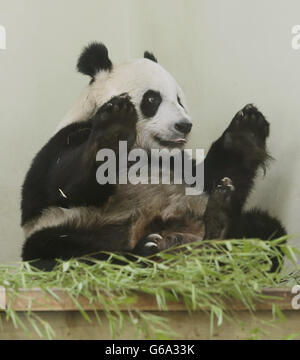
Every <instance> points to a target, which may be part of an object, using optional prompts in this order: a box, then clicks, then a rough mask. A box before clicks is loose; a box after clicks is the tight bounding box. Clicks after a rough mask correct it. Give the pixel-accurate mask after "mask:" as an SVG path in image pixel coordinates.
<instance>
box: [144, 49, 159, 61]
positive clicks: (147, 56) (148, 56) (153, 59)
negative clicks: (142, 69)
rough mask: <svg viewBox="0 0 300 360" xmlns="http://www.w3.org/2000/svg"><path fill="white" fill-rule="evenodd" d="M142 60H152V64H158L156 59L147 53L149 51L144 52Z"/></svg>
mask: <svg viewBox="0 0 300 360" xmlns="http://www.w3.org/2000/svg"><path fill="white" fill-rule="evenodd" d="M144 58H145V59H149V60H152V61H154V62H156V63H157V62H158V61H157V59H156V57H155V56H154V55H153V54H152V53H151V52H149V51H145V52H144Z"/></svg>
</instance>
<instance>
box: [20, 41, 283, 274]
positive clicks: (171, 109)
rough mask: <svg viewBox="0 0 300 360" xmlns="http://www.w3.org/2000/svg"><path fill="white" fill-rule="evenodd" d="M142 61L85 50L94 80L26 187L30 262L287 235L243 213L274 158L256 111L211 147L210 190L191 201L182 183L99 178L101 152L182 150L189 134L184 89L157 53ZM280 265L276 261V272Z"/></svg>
mask: <svg viewBox="0 0 300 360" xmlns="http://www.w3.org/2000/svg"><path fill="white" fill-rule="evenodd" d="M144 56H145V58H144V59H138V60H132V61H130V62H128V63H125V64H121V65H119V66H113V65H112V63H111V61H110V59H109V57H108V51H107V49H106V47H105V46H104V45H103V44H98V43H92V44H91V45H89V46H88V47H86V48H85V49H84V51H83V53H82V54H81V56H80V58H79V61H78V65H77V68H78V70H79V71H80V72H82V73H84V74H87V75H89V76H90V77H91V78H92V81H91V83H90V85H89V86H88V88H87V89H86V90H85V91H84V93H83V94H82V96H81V98H80V99H79V101H78V102H77V104H75V105H74V107H73V108H72V109H71V110H70V112H69V113H68V114H67V115H66V117H65V118H64V119H63V121H62V123H61V124H60V126H59V128H58V130H57V132H56V134H55V135H54V136H53V137H52V138H51V139H50V140H49V142H48V143H47V144H46V145H45V146H44V147H43V148H42V149H41V151H40V152H39V153H38V154H37V156H36V157H35V159H34V160H33V163H32V165H31V168H30V170H29V172H28V173H27V176H26V178H25V182H24V185H23V191H22V226H23V229H24V231H25V237H26V240H25V243H24V246H23V251H22V258H23V260H26V261H29V260H36V261H35V265H36V266H37V267H40V268H43V269H46V270H49V269H51V268H52V267H53V266H54V265H55V259H58V258H60V259H64V260H65V259H69V258H71V257H82V256H85V255H91V254H95V255H94V256H95V257H96V258H101V259H102V258H104V255H103V254H102V255H99V252H101V251H112V252H123V253H135V254H139V255H149V254H151V253H154V252H156V251H159V250H162V249H165V248H169V247H172V246H174V245H177V244H180V243H185V242H190V241H195V240H200V239H203V238H208V239H213V238H221V237H226V238H235V237H238V238H240V237H245V238H247V237H259V238H262V239H266V240H267V239H272V238H277V237H280V236H283V235H284V234H286V232H285V230H284V228H283V226H282V225H281V224H280V222H279V221H278V220H277V219H275V218H272V217H270V216H269V215H268V214H267V213H265V212H262V211H260V210H259V211H250V212H244V211H243V206H244V203H245V201H246V199H247V196H248V195H249V193H250V191H251V189H252V187H253V184H254V179H255V176H256V173H257V171H258V169H259V168H260V167H263V168H264V169H265V166H266V163H267V161H268V159H269V156H268V154H267V151H266V138H267V137H268V135H269V123H268V122H267V121H266V120H265V118H264V116H263V115H262V113H261V112H259V111H258V110H257V109H256V108H255V107H254V106H253V105H247V106H245V107H244V108H243V109H242V110H241V111H240V112H238V113H237V114H236V116H235V117H234V118H233V120H232V122H231V123H230V125H229V127H228V128H227V129H226V130H225V132H224V133H223V135H222V136H221V137H220V138H219V139H218V140H217V141H216V142H214V143H213V144H212V146H211V148H210V150H209V152H208V154H207V156H206V159H205V164H204V168H205V190H206V192H205V193H204V194H203V195H201V196H199V197H195V196H192V197H187V196H184V193H183V188H184V187H183V186H178V185H176V186H175V185H170V186H169V188H167V187H165V186H164V187H162V186H152V185H145V186H144V187H143V186H137V185H131V186H125V187H121V186H118V185H108V184H107V185H101V186H100V185H99V184H98V183H97V182H96V176H95V174H96V170H97V166H99V164H97V163H96V160H95V159H96V153H97V151H98V150H99V149H100V148H111V149H114V150H115V151H116V152H117V151H118V148H117V145H118V143H119V141H121V140H126V141H128V144H129V146H128V149H129V150H130V148H132V147H137V148H143V149H145V150H148V151H149V150H151V149H152V148H164V147H167V148H179V149H183V147H184V144H185V140H186V139H187V136H188V134H189V132H190V130H191V127H192V124H191V119H190V117H189V115H188V113H187V108H186V105H185V101H184V94H183V92H182V90H181V89H180V87H179V86H178V85H177V83H176V82H175V80H174V79H173V78H172V77H171V75H170V74H168V73H167V72H166V71H165V70H164V69H163V68H162V67H161V66H160V65H159V64H158V63H157V60H156V58H155V57H154V55H152V54H151V53H149V52H145V55H144ZM120 94H122V95H120ZM224 178H225V180H223V179H224ZM228 178H230V179H231V180H232V182H233V184H234V187H235V191H232V190H233V185H232V184H231V181H230V180H229V179H228ZM277 266H278V260H277V259H274V261H273V267H272V270H273V271H274V270H276V268H277Z"/></svg>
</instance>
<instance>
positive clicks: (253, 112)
mask: <svg viewBox="0 0 300 360" xmlns="http://www.w3.org/2000/svg"><path fill="white" fill-rule="evenodd" d="M269 126H270V125H269V123H268V121H267V120H266V119H265V117H264V115H263V114H262V113H261V112H260V111H259V110H258V109H257V108H256V107H255V106H254V105H252V104H248V105H246V106H245V107H244V108H243V109H242V110H240V111H239V112H238V113H237V114H236V115H235V116H234V118H233V120H232V121H231V123H230V125H229V127H228V128H227V130H226V131H225V133H224V145H225V148H227V149H230V148H231V149H235V150H237V151H239V150H243V149H247V151H248V150H249V147H251V145H252V147H253V146H255V147H259V148H265V141H266V138H267V137H268V136H269Z"/></svg>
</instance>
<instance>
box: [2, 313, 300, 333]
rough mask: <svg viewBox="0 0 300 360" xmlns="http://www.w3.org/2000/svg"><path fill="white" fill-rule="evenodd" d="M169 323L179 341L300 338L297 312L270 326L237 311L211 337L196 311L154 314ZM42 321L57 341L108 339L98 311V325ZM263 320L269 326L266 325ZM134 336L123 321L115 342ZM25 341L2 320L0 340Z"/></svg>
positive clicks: (66, 316) (264, 317)
mask: <svg viewBox="0 0 300 360" xmlns="http://www.w3.org/2000/svg"><path fill="white" fill-rule="evenodd" d="M153 313H154V314H156V315H159V316H161V317H163V318H164V319H166V320H167V321H168V324H169V326H170V328H171V329H173V330H175V331H176V332H177V334H178V335H177V336H175V339H179V340H206V339H211V340H215V339H217V340H241V339H247V338H249V336H250V333H251V330H253V329H257V328H260V329H264V330H267V332H266V333H260V334H258V335H259V336H260V337H261V338H262V339H271V340H272V339H274V340H280V339H284V338H285V337H287V336H289V335H290V334H298V335H297V337H296V339H300V337H299V333H300V311H298V312H295V311H284V315H285V317H286V321H280V322H279V323H277V324H273V325H272V324H270V321H271V320H272V314H271V312H270V311H259V312H258V313H256V316H253V315H252V314H250V313H249V312H246V311H240V312H237V313H236V314H234V320H232V321H226V320H224V322H223V324H222V325H221V326H220V327H218V326H217V325H216V326H215V328H214V332H213V335H212V336H211V335H210V317H209V315H207V314H206V313H204V312H202V311H199V312H196V313H193V314H191V315H189V314H188V313H187V312H186V311H178V312H177V311H170V312H160V313H157V312H153ZM37 314H38V315H39V316H41V317H42V319H43V320H45V321H47V322H48V323H49V324H50V325H51V326H52V328H53V329H54V331H55V333H56V337H55V338H56V339H58V340H60V339H61V340H110V339H111V335H110V329H109V323H108V320H107V318H106V317H105V314H102V313H101V312H100V317H101V321H102V323H101V325H99V324H98V323H97V320H96V318H95V316H94V314H93V313H89V316H90V318H91V320H92V323H89V322H87V321H86V320H85V319H84V318H83V316H82V315H81V314H80V313H79V312H78V311H60V312H54V311H51V312H42V313H37ZM19 316H20V317H21V320H22V321H23V322H24V323H25V324H28V323H27V318H26V314H25V313H22V312H21V313H19ZM266 321H268V322H269V325H268V324H267V325H266V323H265V322H266ZM29 329H31V328H30V326H29ZM136 338H137V334H136V331H135V328H134V326H132V324H130V323H129V322H128V321H127V320H125V322H124V326H123V332H122V334H121V336H117V339H124V340H134V339H136ZM23 339H28V333H25V332H24V331H23V330H22V329H21V328H20V327H19V328H18V329H15V328H14V326H13V324H12V322H11V321H10V322H6V321H5V320H4V319H3V321H2V328H1V330H0V340H23ZM30 339H39V337H38V335H37V334H35V333H34V331H33V330H32V329H31V337H30Z"/></svg>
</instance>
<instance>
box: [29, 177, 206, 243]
mask: <svg viewBox="0 0 300 360" xmlns="http://www.w3.org/2000/svg"><path fill="white" fill-rule="evenodd" d="M207 200H208V197H207V196H206V195H205V194H203V195H201V196H186V195H185V187H184V186H182V185H151V184H147V185H142V184H136V185H132V184H127V185H118V189H117V191H116V193H115V194H114V195H112V196H111V197H110V198H109V199H108V201H107V203H106V204H105V205H104V206H101V207H95V206H79V207H72V208H62V207H49V208H47V209H45V210H44V211H43V212H42V214H41V215H39V216H38V217H36V218H35V219H33V220H31V221H29V222H27V223H26V224H25V225H24V226H23V230H24V233H25V237H26V239H28V238H30V237H32V236H33V235H36V234H37V233H38V232H42V231H45V230H47V229H48V230H50V229H56V230H57V231H59V230H60V229H61V234H60V235H59V236H69V233H71V234H74V231H75V232H76V231H78V233H80V232H81V231H85V232H87V233H91V232H95V233H98V234H99V237H101V231H102V229H108V228H109V229H111V231H112V232H113V231H114V228H115V229H117V231H119V230H120V229H122V233H123V235H125V237H127V239H122V242H123V243H124V244H126V246H127V247H128V248H129V249H133V248H134V247H135V246H136V244H137V243H138V242H139V240H140V239H141V238H143V237H144V236H146V235H147V234H149V233H151V232H162V231H164V232H165V231H168V227H169V228H170V229H169V231H173V232H174V231H178V232H189V233H194V234H197V235H199V236H202V237H203V236H204V224H203V214H204V212H205V209H206V205H207ZM157 222H158V223H159V226H158V225H157Z"/></svg>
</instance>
